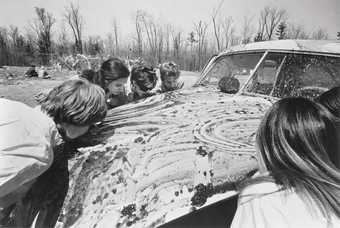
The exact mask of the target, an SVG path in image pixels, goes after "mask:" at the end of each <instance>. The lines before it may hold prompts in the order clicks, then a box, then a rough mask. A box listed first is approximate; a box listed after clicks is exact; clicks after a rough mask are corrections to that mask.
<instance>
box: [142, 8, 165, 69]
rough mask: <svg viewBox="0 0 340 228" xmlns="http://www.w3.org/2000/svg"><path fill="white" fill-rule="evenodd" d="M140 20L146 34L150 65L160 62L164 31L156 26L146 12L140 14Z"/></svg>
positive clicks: (158, 25)
mask: <svg viewBox="0 0 340 228" xmlns="http://www.w3.org/2000/svg"><path fill="white" fill-rule="evenodd" d="M140 20H141V23H142V25H143V29H144V33H145V34H146V38H147V44H148V47H149V50H150V54H151V55H150V61H151V63H156V62H158V63H159V62H162V56H163V45H164V31H163V28H162V26H161V25H160V24H157V23H156V22H155V20H154V19H153V17H152V16H151V15H149V14H147V13H146V12H144V13H142V14H140Z"/></svg>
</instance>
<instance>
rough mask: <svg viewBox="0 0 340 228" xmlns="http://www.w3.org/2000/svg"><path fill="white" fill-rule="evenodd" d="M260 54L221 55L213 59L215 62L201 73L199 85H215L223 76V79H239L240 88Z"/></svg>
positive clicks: (261, 53)
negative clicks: (201, 77) (205, 71)
mask: <svg viewBox="0 0 340 228" xmlns="http://www.w3.org/2000/svg"><path fill="white" fill-rule="evenodd" d="M262 55H263V52H258V53H247V54H245V53H243V54H234V55H224V56H221V57H219V58H218V59H216V60H215V63H213V64H212V66H211V67H210V69H208V70H207V73H206V74H204V75H203V79H202V80H201V83H200V85H212V86H216V87H217V86H218V83H219V82H220V81H221V79H222V78H224V79H223V81H229V80H226V78H235V79H237V80H238V81H239V87H240V88H241V87H242V86H243V85H244V84H245V82H246V81H247V79H248V78H249V76H250V74H251V72H252V70H253V69H254V68H255V66H256V64H257V63H258V61H259V60H260V59H261V57H262ZM230 81H231V80H230ZM220 84H221V83H220Z"/></svg>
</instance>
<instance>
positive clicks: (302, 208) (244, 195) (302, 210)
mask: <svg viewBox="0 0 340 228" xmlns="http://www.w3.org/2000/svg"><path fill="white" fill-rule="evenodd" d="M238 204H239V205H238V208H237V211H236V214H235V217H234V220H233V222H232V225H231V227H232V228H247V227H249V228H269V227H274V228H281V227H282V228H295V227H296V228H300V227H308V228H321V227H322V228H324V227H334V228H335V227H340V219H339V218H337V217H335V216H334V217H332V219H331V221H330V222H329V223H328V222H327V220H326V218H325V217H323V216H322V214H321V212H320V211H319V209H318V208H317V206H315V207H314V209H315V210H312V211H311V210H310V209H308V205H307V204H306V203H305V202H304V201H303V200H302V199H301V198H300V197H299V196H298V195H297V194H296V193H295V192H292V191H284V190H280V188H279V186H277V185H276V184H275V183H272V182H265V183H258V184H253V185H250V186H248V187H246V188H245V189H244V190H243V191H242V192H241V194H240V198H239V202H238Z"/></svg>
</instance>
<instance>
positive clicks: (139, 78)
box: [131, 65, 157, 92]
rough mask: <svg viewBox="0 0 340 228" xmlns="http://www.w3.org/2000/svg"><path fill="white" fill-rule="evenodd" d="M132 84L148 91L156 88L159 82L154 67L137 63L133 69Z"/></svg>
mask: <svg viewBox="0 0 340 228" xmlns="http://www.w3.org/2000/svg"><path fill="white" fill-rule="evenodd" d="M131 84H132V86H133V87H132V89H133V88H134V87H136V88H138V89H140V90H141V91H143V92H148V91H150V90H152V89H153V88H155V86H156V84H157V76H156V72H155V70H154V69H153V68H152V67H149V66H146V65H136V66H134V67H133V68H132V70H131Z"/></svg>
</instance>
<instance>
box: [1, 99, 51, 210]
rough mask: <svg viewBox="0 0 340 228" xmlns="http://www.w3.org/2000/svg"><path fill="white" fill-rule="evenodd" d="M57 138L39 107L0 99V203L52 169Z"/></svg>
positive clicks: (48, 119) (47, 118)
mask: <svg viewBox="0 0 340 228" xmlns="http://www.w3.org/2000/svg"><path fill="white" fill-rule="evenodd" d="M56 135H57V130H56V127H55V124H54V122H53V120H52V119H51V118H49V117H48V116H47V115H46V114H44V113H43V112H42V111H41V110H40V107H37V108H31V107H29V106H27V105H25V104H23V103H20V102H16V101H11V100H7V99H1V98H0V199H1V198H2V197H6V195H7V194H9V193H12V192H14V191H16V190H17V189H18V188H20V187H21V186H23V185H24V184H26V183H28V182H31V181H32V180H34V179H35V178H37V177H38V176H39V175H41V174H42V173H43V172H44V171H46V170H47V169H48V168H49V167H50V166H51V164H52V161H53V151H52V148H53V145H54V143H55V142H54V141H55V137H56ZM0 203H1V200H0ZM0 207H1V205H0Z"/></svg>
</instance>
